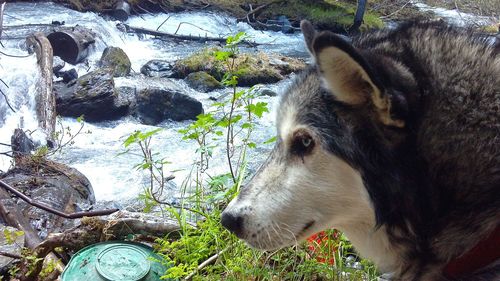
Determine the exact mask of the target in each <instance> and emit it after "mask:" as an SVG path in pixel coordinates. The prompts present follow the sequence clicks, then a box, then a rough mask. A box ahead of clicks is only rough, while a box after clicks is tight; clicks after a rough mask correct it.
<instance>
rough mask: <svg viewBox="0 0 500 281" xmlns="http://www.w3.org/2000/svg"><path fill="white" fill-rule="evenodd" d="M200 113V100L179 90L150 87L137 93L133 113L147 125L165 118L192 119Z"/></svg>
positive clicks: (176, 119)
mask: <svg viewBox="0 0 500 281" xmlns="http://www.w3.org/2000/svg"><path fill="white" fill-rule="evenodd" d="M201 113H203V106H202V104H201V102H199V101H197V100H196V99H194V98H192V97H190V96H187V95H185V94H183V93H181V92H179V91H167V90H163V89H157V88H152V89H143V90H141V91H140V92H139V93H138V97H137V107H136V110H135V115H136V116H137V117H138V118H139V120H141V122H142V123H144V124H147V125H156V124H158V123H160V122H162V121H164V120H167V119H171V120H174V121H182V120H188V119H193V120H194V119H196V116H197V115H198V114H201Z"/></svg>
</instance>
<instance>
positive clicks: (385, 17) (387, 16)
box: [380, 0, 412, 19]
mask: <svg viewBox="0 0 500 281" xmlns="http://www.w3.org/2000/svg"><path fill="white" fill-rule="evenodd" d="M411 1H412V0H409V1H408V2H406V3H405V4H404V5H403V6H401V8H399V9H397V10H396V11H394V12H392V13H390V14H388V15H385V16H381V17H380V18H381V19H387V18H390V17H392V16H394V15H395V14H397V13H399V12H401V10H403V9H404V8H405V7H406V5H408V4H410V2H411Z"/></svg>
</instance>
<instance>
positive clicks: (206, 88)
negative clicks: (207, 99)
mask: <svg viewBox="0 0 500 281" xmlns="http://www.w3.org/2000/svg"><path fill="white" fill-rule="evenodd" d="M184 81H186V83H187V84H188V85H189V86H190V87H191V88H193V89H196V90H198V91H200V92H205V93H206V92H210V91H213V90H215V89H220V88H222V84H221V83H220V82H219V81H217V79H215V78H214V77H213V76H212V75H210V74H208V73H206V72H204V71H199V72H193V73H190V74H189V75H188V76H187V77H186V78H185V79H184Z"/></svg>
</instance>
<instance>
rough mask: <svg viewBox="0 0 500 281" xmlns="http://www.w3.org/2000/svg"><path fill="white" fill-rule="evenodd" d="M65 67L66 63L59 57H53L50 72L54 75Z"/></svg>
mask: <svg viewBox="0 0 500 281" xmlns="http://www.w3.org/2000/svg"><path fill="white" fill-rule="evenodd" d="M65 65H66V62H64V61H63V60H62V59H61V58H60V57H58V56H54V61H53V63H52V71H53V72H54V73H57V72H59V71H60V70H61V69H63V68H64V66H65Z"/></svg>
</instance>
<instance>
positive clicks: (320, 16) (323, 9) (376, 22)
mask: <svg viewBox="0 0 500 281" xmlns="http://www.w3.org/2000/svg"><path fill="white" fill-rule="evenodd" d="M270 2H272V1H271V0H258V1H253V2H252V3H253V6H254V7H257V6H259V5H263V4H267V3H270ZM368 2H369V1H368ZM208 3H210V4H211V5H212V6H214V7H218V8H220V9H222V10H225V11H226V12H228V13H230V14H233V15H235V16H236V17H239V18H243V17H244V16H245V15H246V13H247V11H245V10H243V9H242V7H247V6H248V4H247V3H248V1H246V0H234V1H233V0H208ZM355 13H356V1H349V0H341V1H338V0H310V1H303V0H289V1H282V2H281V3H276V4H272V5H270V6H269V7H267V8H266V9H265V11H264V12H263V13H262V15H261V17H260V18H259V19H261V20H262V18H269V19H272V18H276V17H277V16H280V15H284V16H286V17H287V18H288V19H289V20H290V21H291V22H292V23H293V24H294V25H295V26H298V23H299V22H300V20H302V19H307V20H309V21H311V22H312V23H313V24H315V25H316V27H318V28H321V29H330V30H346V29H348V28H349V27H350V26H351V25H352V23H353V20H354V14H355ZM383 25H384V24H383V22H382V20H381V19H380V15H379V14H378V13H377V12H375V11H373V10H371V9H370V6H368V7H367V10H366V12H365V16H364V22H363V25H362V26H361V29H370V28H379V27H382V26H383Z"/></svg>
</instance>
